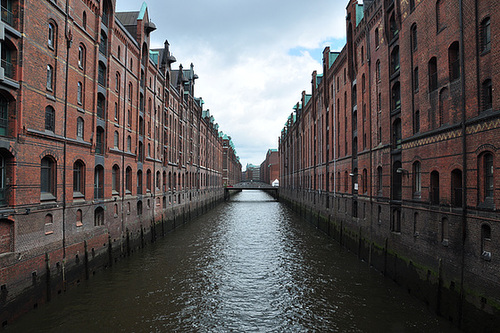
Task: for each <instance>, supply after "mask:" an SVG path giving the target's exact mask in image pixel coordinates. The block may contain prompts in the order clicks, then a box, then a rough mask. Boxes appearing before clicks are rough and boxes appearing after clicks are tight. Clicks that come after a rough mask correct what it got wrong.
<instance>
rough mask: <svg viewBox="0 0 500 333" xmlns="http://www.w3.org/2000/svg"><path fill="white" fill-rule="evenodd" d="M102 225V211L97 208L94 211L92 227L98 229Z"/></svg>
mask: <svg viewBox="0 0 500 333" xmlns="http://www.w3.org/2000/svg"><path fill="white" fill-rule="evenodd" d="M101 225H104V209H103V208H102V207H97V208H96V209H95V211H94V226H95V227H98V226H101Z"/></svg>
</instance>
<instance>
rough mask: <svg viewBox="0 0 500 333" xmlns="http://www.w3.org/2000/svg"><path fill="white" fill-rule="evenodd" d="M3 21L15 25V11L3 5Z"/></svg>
mask: <svg viewBox="0 0 500 333" xmlns="http://www.w3.org/2000/svg"><path fill="white" fill-rule="evenodd" d="M2 22H5V23H7V24H8V25H10V26H11V27H14V13H13V12H12V11H10V10H8V9H7V8H5V7H3V6H2Z"/></svg>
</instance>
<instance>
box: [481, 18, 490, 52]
mask: <svg viewBox="0 0 500 333" xmlns="http://www.w3.org/2000/svg"><path fill="white" fill-rule="evenodd" d="M480 34H481V52H488V51H489V50H490V49H491V27H490V18H489V17H487V18H485V19H484V20H483V21H482V22H481V31H480Z"/></svg>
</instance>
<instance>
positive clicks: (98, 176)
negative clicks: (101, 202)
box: [94, 165, 104, 199]
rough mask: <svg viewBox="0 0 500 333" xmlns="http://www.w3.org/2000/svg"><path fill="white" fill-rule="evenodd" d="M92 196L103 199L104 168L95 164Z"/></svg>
mask: <svg viewBox="0 0 500 333" xmlns="http://www.w3.org/2000/svg"><path fill="white" fill-rule="evenodd" d="M94 198H95V199H104V168H103V167H102V165H97V166H96V167H95V170H94Z"/></svg>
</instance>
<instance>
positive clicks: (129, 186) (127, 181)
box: [125, 167, 132, 194]
mask: <svg viewBox="0 0 500 333" xmlns="http://www.w3.org/2000/svg"><path fill="white" fill-rule="evenodd" d="M125 189H126V192H127V193H128V194H130V193H132V168H131V167H127V169H126V171H125Z"/></svg>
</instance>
